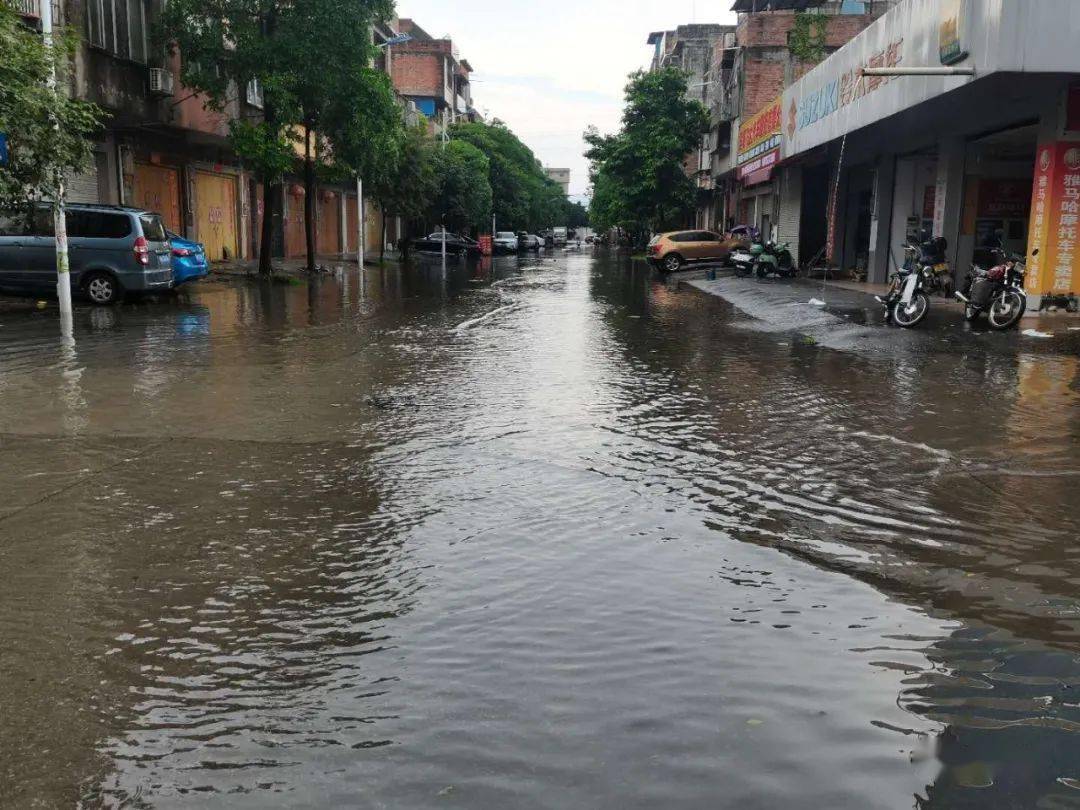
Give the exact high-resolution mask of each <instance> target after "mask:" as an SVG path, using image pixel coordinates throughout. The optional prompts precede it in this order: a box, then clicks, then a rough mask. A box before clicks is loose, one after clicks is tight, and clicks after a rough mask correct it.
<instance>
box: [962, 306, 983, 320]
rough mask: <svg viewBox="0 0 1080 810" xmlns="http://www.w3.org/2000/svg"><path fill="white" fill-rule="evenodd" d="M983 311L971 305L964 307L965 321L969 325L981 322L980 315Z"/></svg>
mask: <svg viewBox="0 0 1080 810" xmlns="http://www.w3.org/2000/svg"><path fill="white" fill-rule="evenodd" d="M980 312H981V310H978V309H976V308H975V307H973V306H972V305H971V304H968V305H967V306H965V307H964V320H965V321H967V322H968V323H975V321H977V320H979V313H980Z"/></svg>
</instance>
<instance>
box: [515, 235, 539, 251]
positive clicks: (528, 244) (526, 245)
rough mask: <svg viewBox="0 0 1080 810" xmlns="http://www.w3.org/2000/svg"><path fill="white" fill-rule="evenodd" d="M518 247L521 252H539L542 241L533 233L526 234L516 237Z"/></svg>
mask: <svg viewBox="0 0 1080 810" xmlns="http://www.w3.org/2000/svg"><path fill="white" fill-rule="evenodd" d="M518 247H519V248H521V249H522V250H540V249H542V248H543V247H544V240H543V239H541V238H540V237H539V236H537V235H536V234H535V233H526V234H522V235H521V236H520V237H518Z"/></svg>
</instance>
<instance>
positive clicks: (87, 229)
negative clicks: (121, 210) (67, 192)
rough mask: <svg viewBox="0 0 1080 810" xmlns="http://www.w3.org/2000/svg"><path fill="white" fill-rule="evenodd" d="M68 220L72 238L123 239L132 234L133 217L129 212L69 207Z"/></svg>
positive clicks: (69, 234) (69, 233)
mask: <svg viewBox="0 0 1080 810" xmlns="http://www.w3.org/2000/svg"><path fill="white" fill-rule="evenodd" d="M66 221H67V228H68V236H69V237H71V238H77V237H82V238H84V239H123V238H124V237H125V236H130V235H131V219H130V218H129V217H128V215H127V214H111V213H109V212H107V211H80V210H77V209H69V210H68V211H67V216H66Z"/></svg>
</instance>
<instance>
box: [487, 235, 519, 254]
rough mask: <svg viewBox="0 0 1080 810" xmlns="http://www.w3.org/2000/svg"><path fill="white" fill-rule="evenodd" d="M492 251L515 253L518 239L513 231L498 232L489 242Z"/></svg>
mask: <svg viewBox="0 0 1080 810" xmlns="http://www.w3.org/2000/svg"><path fill="white" fill-rule="evenodd" d="M491 243H492V249H493V250H494V251H495V252H496V253H517V249H518V238H517V234H516V233H514V232H513V231H499V232H497V233H496V234H495V238H494V239H492V240H491Z"/></svg>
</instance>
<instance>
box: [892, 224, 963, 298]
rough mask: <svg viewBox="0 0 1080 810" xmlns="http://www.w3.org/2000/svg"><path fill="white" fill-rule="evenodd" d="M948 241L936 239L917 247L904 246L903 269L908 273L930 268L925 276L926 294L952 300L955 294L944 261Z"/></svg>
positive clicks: (947, 266) (950, 276)
mask: <svg viewBox="0 0 1080 810" xmlns="http://www.w3.org/2000/svg"><path fill="white" fill-rule="evenodd" d="M948 247H949V243H948V240H946V239H944V238H942V237H937V238H936V239H928V240H926V241H925V242H922V243H920V244H918V245H904V253H905V254H906V255H905V261H904V267H905V268H907V269H908V270H909V271H913V270H916V269H919V270H923V269H926V268H930V270H931V273H930V274H929V275H925V274H924V277H925V279H926V285H925V289H926V293H927V294H928V295H933V294H935V293H936V294H937V295H940V296H942V297H943V298H952V297H953V293H955V292H956V286H955V285H954V284H953V278H952V270H951V269H950V267H949V263H948V261H946V259H945V251H946V250H947V249H948Z"/></svg>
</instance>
